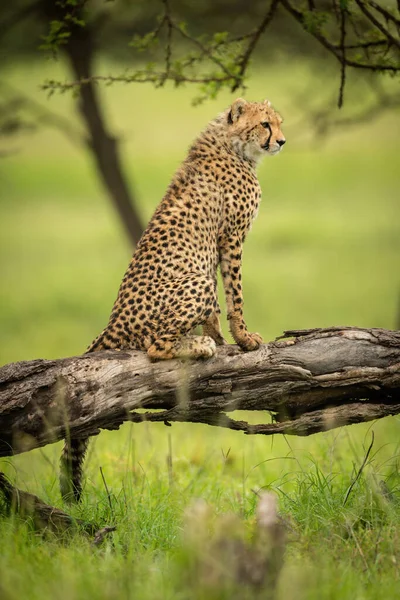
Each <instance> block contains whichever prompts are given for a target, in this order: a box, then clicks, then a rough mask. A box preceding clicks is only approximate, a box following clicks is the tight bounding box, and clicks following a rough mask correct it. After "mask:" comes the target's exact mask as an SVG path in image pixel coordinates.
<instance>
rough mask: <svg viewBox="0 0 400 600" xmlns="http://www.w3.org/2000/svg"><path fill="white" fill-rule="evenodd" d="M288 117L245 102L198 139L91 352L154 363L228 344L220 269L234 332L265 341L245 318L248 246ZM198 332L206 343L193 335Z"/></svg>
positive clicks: (250, 345)
mask: <svg viewBox="0 0 400 600" xmlns="http://www.w3.org/2000/svg"><path fill="white" fill-rule="evenodd" d="M281 123H282V119H281V117H280V116H279V114H278V113H277V112H275V111H274V110H273V109H272V108H271V105H270V103H269V102H268V101H266V102H262V103H261V102H246V101H245V100H242V99H241V98H239V99H238V100H236V101H235V102H234V103H233V104H232V106H231V107H230V108H229V109H228V110H226V111H225V112H223V113H222V114H220V115H219V116H218V117H217V118H216V119H215V120H214V121H211V123H210V124H209V125H208V127H207V128H206V129H205V130H204V131H203V133H201V134H200V136H199V137H198V138H197V140H196V141H195V142H194V144H193V145H192V147H191V148H190V150H189V154H188V157H187V158H186V160H185V161H184V163H183V164H182V166H181V167H180V168H179V169H178V171H177V173H176V174H175V176H174V177H173V179H172V182H171V184H170V186H169V188H168V190H167V193H166V194H165V196H164V198H163V200H162V202H161V204H160V205H159V207H158V208H157V210H156V212H155V214H154V216H153V218H152V219H151V221H150V223H149V225H148V227H147V229H146V231H145V232H144V234H143V236H142V238H141V240H140V242H139V244H138V247H137V250H136V252H135V253H134V255H133V258H132V260H131V262H130V265H129V267H128V270H127V271H126V274H125V276H124V279H123V281H122V284H121V287H120V289H119V293H118V298H117V300H116V302H115V304H114V307H113V310H112V313H111V317H110V320H109V323H108V325H107V327H106V328H105V329H104V331H103V332H102V333H101V334H100V335H99V337H98V338H97V339H96V340H95V341H94V342H93V343H92V345H91V346H90V347H89V348H88V350H87V351H88V352H94V351H97V350H105V349H109V348H135V349H137V350H145V351H147V354H148V355H149V357H150V358H152V359H170V358H176V357H178V358H180V357H189V358H198V357H209V356H212V355H213V354H214V352H215V349H216V344H217V345H219V344H224V343H225V340H224V338H223V336H222V332H221V327H220V322H219V314H220V308H219V306H218V301H217V267H218V265H220V267H221V273H222V278H223V282H224V288H225V294H226V305H227V313H228V320H229V324H230V330H231V333H232V336H233V338H234V340H235V342H236V343H237V344H238V345H239V346H240V347H241V348H242V349H243V350H255V349H256V348H258V347H259V345H260V344H261V343H262V340H261V338H260V336H259V335H258V334H257V333H249V332H248V331H247V327H246V324H245V322H244V319H243V297H242V286H241V262H242V245H243V242H244V240H245V237H246V234H247V233H248V231H249V229H250V227H251V224H252V222H253V220H254V218H255V216H256V214H257V211H258V206H259V203H260V199H261V190H260V185H259V183H258V180H257V175H256V167H257V164H258V162H259V161H260V159H261V158H263V156H265V155H267V154H269V155H274V154H277V153H278V152H280V150H281V149H282V146H283V144H284V143H285V138H284V136H283V134H282V132H281V129H280V127H281ZM197 325H202V326H203V333H204V335H203V336H190V335H188V334H190V332H191V330H192V329H193V328H194V327H196V326H197Z"/></svg>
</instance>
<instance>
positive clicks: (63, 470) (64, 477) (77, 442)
mask: <svg viewBox="0 0 400 600" xmlns="http://www.w3.org/2000/svg"><path fill="white" fill-rule="evenodd" d="M88 445H89V438H73V439H71V440H65V444H64V448H63V450H62V454H61V459H60V491H61V496H62V497H63V500H64V501H65V502H79V501H80V499H81V494H82V469H83V461H84V459H85V454H86V451H87V448H88Z"/></svg>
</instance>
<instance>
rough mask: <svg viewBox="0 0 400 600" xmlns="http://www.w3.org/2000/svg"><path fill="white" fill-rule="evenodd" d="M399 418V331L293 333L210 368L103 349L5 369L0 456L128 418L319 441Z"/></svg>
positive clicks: (224, 356) (232, 351)
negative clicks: (254, 414) (257, 418)
mask: <svg viewBox="0 0 400 600" xmlns="http://www.w3.org/2000/svg"><path fill="white" fill-rule="evenodd" d="M141 409H145V411H144V412H143V410H141ZM235 410H245V411H267V412H268V413H270V414H271V415H272V421H273V422H268V423H266V422H265V421H266V420H267V418H266V416H267V415H265V414H264V415H263V417H264V418H263V421H264V422H263V423H260V424H258V425H251V424H249V423H247V422H246V421H241V420H236V419H234V418H232V417H229V416H228V415H227V413H230V412H232V411H235ZM138 411H139V412H138ZM153 411H156V412H153ZM399 413H400V332H399V331H389V330H385V329H361V328H356V327H331V328H328V329H309V330H303V331H301V330H294V331H286V332H285V333H284V335H283V336H282V337H281V338H278V339H277V340H276V341H274V342H270V343H269V344H264V345H263V346H261V347H260V349H259V350H257V351H255V352H250V353H243V352H241V351H240V349H239V348H238V347H237V346H233V345H228V346H223V347H220V348H219V349H218V352H217V354H216V356H215V357H214V358H212V359H209V360H207V361H196V362H193V361H190V362H189V361H182V360H171V361H165V362H157V363H152V362H150V360H149V359H148V358H147V356H146V355H145V354H144V353H143V352H138V351H119V352H117V351H103V352H96V353H92V354H84V355H82V356H76V357H72V358H65V359H60V360H32V361H24V362H19V363H12V364H9V365H6V366H4V367H2V368H1V369H0V456H10V455H12V454H18V453H20V452H24V451H27V450H30V449H31V448H34V447H38V446H44V445H46V444H49V443H52V442H56V441H58V440H60V439H62V438H64V437H66V436H68V435H71V436H72V437H80V436H91V435H96V434H98V433H99V432H100V430H101V429H118V427H119V426H120V425H121V424H122V423H124V422H125V421H133V422H136V423H139V422H143V421H161V422H164V423H165V424H166V425H170V424H171V422H172V421H186V422H196V423H206V424H208V425H214V426H222V427H229V428H231V429H234V430H238V431H243V432H244V433H245V434H264V435H271V434H274V433H285V434H293V435H310V434H312V433H316V432H319V431H325V430H327V429H332V428H334V427H339V426H343V425H348V424H351V423H360V422H363V421H370V420H373V419H379V418H381V417H385V416H388V415H395V414H399Z"/></svg>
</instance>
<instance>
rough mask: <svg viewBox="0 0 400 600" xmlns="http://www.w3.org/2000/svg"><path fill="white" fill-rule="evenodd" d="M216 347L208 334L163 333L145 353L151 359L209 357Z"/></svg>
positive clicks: (212, 354)
mask: <svg viewBox="0 0 400 600" xmlns="http://www.w3.org/2000/svg"><path fill="white" fill-rule="evenodd" d="M216 349H217V346H216V343H215V342H214V340H213V339H212V338H211V337H210V336H208V335H190V336H189V335H186V336H184V337H177V336H176V335H163V336H160V337H159V338H158V339H157V340H156V341H155V342H154V344H152V345H151V346H150V348H149V349H148V350H147V354H148V356H149V357H150V358H151V359H153V360H169V359H170V358H211V357H212V356H214V354H215V351H216Z"/></svg>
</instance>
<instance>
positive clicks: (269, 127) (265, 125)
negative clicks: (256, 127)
mask: <svg viewBox="0 0 400 600" xmlns="http://www.w3.org/2000/svg"><path fill="white" fill-rule="evenodd" d="M261 125H262V126H263V127H264V129H271V125H270V124H269V123H268V121H264V122H263V123H261Z"/></svg>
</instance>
